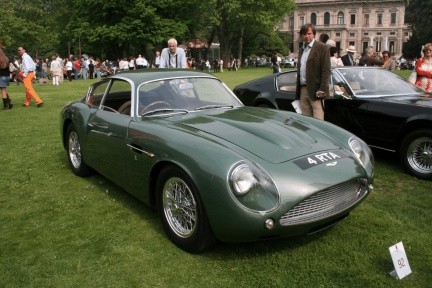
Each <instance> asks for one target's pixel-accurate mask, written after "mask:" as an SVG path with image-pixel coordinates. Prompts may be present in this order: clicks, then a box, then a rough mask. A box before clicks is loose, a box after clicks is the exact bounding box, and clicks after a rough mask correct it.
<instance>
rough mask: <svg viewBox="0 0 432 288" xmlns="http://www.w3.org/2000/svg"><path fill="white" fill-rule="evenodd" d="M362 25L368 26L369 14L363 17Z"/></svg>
mask: <svg viewBox="0 0 432 288" xmlns="http://www.w3.org/2000/svg"><path fill="white" fill-rule="evenodd" d="M364 25H365V26H369V14H365V15H364Z"/></svg>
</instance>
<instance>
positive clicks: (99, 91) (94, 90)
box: [86, 81, 109, 107]
mask: <svg viewBox="0 0 432 288" xmlns="http://www.w3.org/2000/svg"><path fill="white" fill-rule="evenodd" d="M108 84H109V81H102V82H98V83H95V84H94V85H93V86H92V87H91V88H90V90H89V92H88V93H87V97H86V103H87V104H88V105H90V106H94V107H99V106H100V104H101V102H102V97H103V95H104V94H105V91H106V89H107V87H108Z"/></svg>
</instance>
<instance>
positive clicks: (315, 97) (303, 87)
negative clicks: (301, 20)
mask: <svg viewBox="0 0 432 288" xmlns="http://www.w3.org/2000/svg"><path fill="white" fill-rule="evenodd" d="M300 35H301V37H302V40H303V47H302V48H301V49H300V52H299V67H298V69H297V92H296V96H297V99H299V100H300V109H301V111H302V114H303V115H306V116H311V117H312V116H313V117H314V118H317V119H321V120H324V109H323V103H322V100H323V98H324V97H325V96H327V95H329V81H330V74H331V71H330V51H329V47H328V46H327V45H326V44H324V43H321V42H319V41H315V36H316V29H315V26H314V25H313V24H311V23H309V24H305V25H303V26H302V27H301V28H300Z"/></svg>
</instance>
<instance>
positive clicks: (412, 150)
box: [400, 129, 432, 179]
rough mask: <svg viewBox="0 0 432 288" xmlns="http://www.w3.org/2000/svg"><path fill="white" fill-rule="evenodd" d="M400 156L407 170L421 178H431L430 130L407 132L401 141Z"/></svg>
mask: <svg viewBox="0 0 432 288" xmlns="http://www.w3.org/2000/svg"><path fill="white" fill-rule="evenodd" d="M400 156H401V160H402V163H403V165H404V166H405V168H406V169H407V171H408V172H410V173H411V174H413V175H414V176H416V177H419V178H422V179H432V130H427V129H420V130H416V131H413V132H411V133H409V134H408V135H407V136H406V137H405V138H404V139H403V141H402V144H401V152H400Z"/></svg>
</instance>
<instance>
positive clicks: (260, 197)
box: [228, 161, 279, 211]
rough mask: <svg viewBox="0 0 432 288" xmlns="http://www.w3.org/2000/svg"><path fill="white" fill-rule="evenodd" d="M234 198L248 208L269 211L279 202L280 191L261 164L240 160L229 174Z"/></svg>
mask: <svg viewBox="0 0 432 288" xmlns="http://www.w3.org/2000/svg"><path fill="white" fill-rule="evenodd" d="M228 182H229V187H230V190H231V191H232V193H233V196H234V198H235V199H236V200H237V201H238V202H240V204H242V205H243V206H245V207H246V208H249V209H251V210H255V211H268V210H272V209H274V208H276V207H277V205H278V204H279V193H278V191H277V188H276V185H275V184H274V182H273V180H272V179H271V178H270V176H269V175H268V174H267V173H266V172H265V171H264V170H263V169H262V168H261V167H259V166H257V165H254V164H252V163H247V162H243V161H242V162H239V163H237V164H235V165H234V166H233V168H232V169H231V170H230V172H229V174H228Z"/></svg>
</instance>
